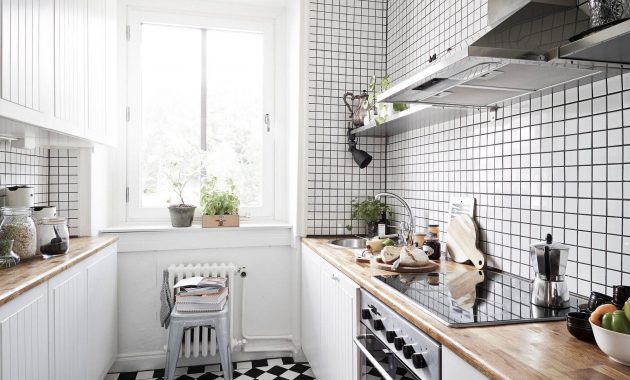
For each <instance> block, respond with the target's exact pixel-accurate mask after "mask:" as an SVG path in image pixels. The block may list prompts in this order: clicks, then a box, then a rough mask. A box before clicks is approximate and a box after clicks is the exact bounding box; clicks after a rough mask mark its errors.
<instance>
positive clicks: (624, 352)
mask: <svg viewBox="0 0 630 380" xmlns="http://www.w3.org/2000/svg"><path fill="white" fill-rule="evenodd" d="M589 322H590V324H591V327H592V328H593V335H595V342H597V345H598V346H599V349H600V350H602V351H604V353H605V354H606V355H608V356H610V358H611V359H612V360H614V361H616V362H619V363H621V364H623V365H627V366H630V350H629V349H628V347H630V334H622V333H618V332H614V331H611V330H606V329H605V328H603V327H599V326H597V325H596V324H593V322H591V321H589Z"/></svg>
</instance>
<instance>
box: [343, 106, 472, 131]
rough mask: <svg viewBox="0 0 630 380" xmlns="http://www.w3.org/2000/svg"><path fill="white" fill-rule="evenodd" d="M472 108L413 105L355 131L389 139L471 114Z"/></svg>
mask: <svg viewBox="0 0 630 380" xmlns="http://www.w3.org/2000/svg"><path fill="white" fill-rule="evenodd" d="M470 110H471V109H470V108H468V109H466V108H444V107H437V106H431V105H426V104H422V105H413V106H411V107H410V108H409V109H406V110H404V111H402V112H398V113H396V114H394V115H391V116H389V117H388V118H387V119H386V120H385V122H383V123H381V124H380V125H376V122H374V121H371V122H370V123H368V124H366V125H364V126H362V127H360V128H356V129H353V130H352V131H351V133H352V134H354V135H356V136H370V137H389V136H394V135H397V134H400V133H404V132H407V131H411V130H414V129H418V128H422V127H424V126H429V125H432V124H435V123H439V122H443V121H446V120H452V119H454V118H457V117H460V116H464V115H466V114H467V113H468V112H470Z"/></svg>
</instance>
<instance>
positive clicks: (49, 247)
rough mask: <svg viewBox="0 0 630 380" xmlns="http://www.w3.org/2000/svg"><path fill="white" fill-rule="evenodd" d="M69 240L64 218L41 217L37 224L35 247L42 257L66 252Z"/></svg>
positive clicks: (68, 247)
mask: <svg viewBox="0 0 630 380" xmlns="http://www.w3.org/2000/svg"><path fill="white" fill-rule="evenodd" d="M69 240H70V233H69V232H68V224H67V222H66V218H63V217H53V218H42V219H41V220H40V221H39V224H37V248H38V250H39V252H40V253H41V254H42V255H43V256H44V258H49V257H53V256H58V255H63V254H66V253H68V250H69V249H70V241H69Z"/></svg>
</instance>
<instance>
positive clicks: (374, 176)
mask: <svg viewBox="0 0 630 380" xmlns="http://www.w3.org/2000/svg"><path fill="white" fill-rule="evenodd" d="M386 7H387V2H386V0H317V1H311V3H310V20H309V21H310V24H309V27H310V30H309V32H310V33H309V90H308V93H309V125H308V225H307V233H308V234H309V235H331V234H344V233H348V231H346V229H345V226H346V225H347V224H353V225H354V230H353V231H354V232H355V233H358V232H359V230H358V229H357V228H356V227H357V222H356V221H352V220H350V203H351V201H352V199H353V198H355V197H361V196H368V195H374V193H375V192H377V191H380V190H381V189H382V188H383V187H384V183H383V181H384V178H385V160H384V159H385V141H384V139H381V138H361V139H359V146H358V148H359V149H364V150H366V151H367V152H368V153H370V154H371V155H372V156H373V161H372V163H371V164H370V165H369V166H368V167H367V168H366V169H359V167H358V166H357V165H356V164H355V163H354V161H353V160H352V156H351V155H350V153H349V152H348V144H347V137H346V131H347V122H348V110H347V108H346V107H345V106H344V104H343V101H342V99H341V97H342V96H343V94H344V93H345V92H346V91H351V92H354V93H359V92H360V91H361V90H365V89H367V84H368V78H369V76H371V75H376V76H377V77H379V78H380V77H382V76H383V75H384V74H385V65H386V62H385V33H386V30H385V28H386V25H385V23H386V17H385V14H386Z"/></svg>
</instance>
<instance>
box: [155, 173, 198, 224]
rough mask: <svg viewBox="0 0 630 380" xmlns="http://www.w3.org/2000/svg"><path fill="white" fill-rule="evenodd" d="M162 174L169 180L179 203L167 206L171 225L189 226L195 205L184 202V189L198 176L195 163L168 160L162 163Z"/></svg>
mask: <svg viewBox="0 0 630 380" xmlns="http://www.w3.org/2000/svg"><path fill="white" fill-rule="evenodd" d="M164 175H165V176H166V178H167V179H168V181H169V184H170V185H171V188H172V189H173V192H175V194H177V196H178V197H179V200H180V201H181V203H180V204H176V205H170V206H168V211H169V213H170V215H171V225H172V226H173V227H190V226H191V225H192V222H193V218H194V216H195V209H196V208H197V206H193V205H189V204H186V202H185V201H184V190H185V189H186V186H187V185H188V184H189V183H190V181H192V180H194V179H195V178H197V177H198V176H199V170H198V167H197V166H196V165H188V164H184V163H183V162H178V161H169V162H167V163H166V164H165V165H164Z"/></svg>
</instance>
